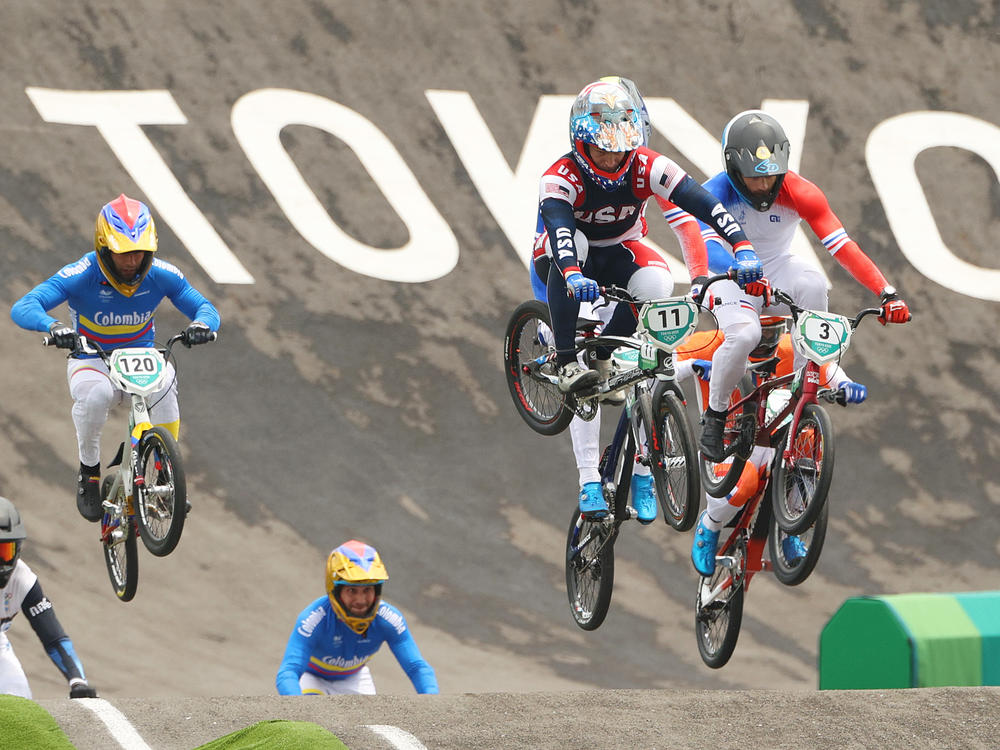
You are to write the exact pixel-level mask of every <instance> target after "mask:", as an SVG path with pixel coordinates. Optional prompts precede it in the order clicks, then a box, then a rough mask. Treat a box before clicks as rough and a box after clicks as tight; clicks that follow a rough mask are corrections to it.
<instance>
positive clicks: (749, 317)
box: [708, 255, 829, 411]
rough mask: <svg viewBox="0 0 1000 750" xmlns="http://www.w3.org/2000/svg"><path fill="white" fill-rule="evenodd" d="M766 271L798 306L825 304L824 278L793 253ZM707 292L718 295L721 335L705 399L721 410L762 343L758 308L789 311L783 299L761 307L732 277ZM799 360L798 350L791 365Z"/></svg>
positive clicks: (776, 312)
mask: <svg viewBox="0 0 1000 750" xmlns="http://www.w3.org/2000/svg"><path fill="white" fill-rule="evenodd" d="M764 275H765V277H766V278H767V280H768V281H770V282H771V286H772V287H773V288H776V289H781V290H782V291H785V292H787V293H788V294H789V295H790V296H791V297H792V299H793V300H795V303H796V304H798V305H799V306H800V307H805V308H808V309H810V310H826V309H827V306H828V304H829V303H828V300H827V290H826V279H824V278H823V274H821V273H820V272H819V271H818V270H816V268H815V267H814V266H813V265H812V264H810V263H809V262H808V261H805V260H803V259H802V258H799V257H798V256H797V255H788V256H787V257H785V258H783V259H782V260H781V261H780V262H779V263H776V264H772V265H769V266H767V267H765V269H764ZM709 293H710V294H711V295H712V296H713V297H715V298H716V302H715V307H713V309H712V312H714V313H715V317H716V320H718V322H719V330H721V331H722V333H723V334H724V335H725V340H724V341H723V342H722V344H721V345H720V346H719V348H718V349H717V350H716V351H715V355H714V356H713V357H712V379H711V381H710V383H709V390H708V405H709V406H711V407H712V408H713V409H715V410H716V411H725V410H726V409H727V408H728V406H729V396H730V394H732V392H733V389H734V388H735V387H736V384H737V383H739V382H740V378H741V377H743V373H744V372H746V367H747V358H748V357H749V356H750V352H752V351H753V350H754V348H755V347H756V346H757V344H759V343H760V316H761V314H764V315H788V314H789V312H790V311H789V309H788V307H787V306H786V305H771V306H770V307H766V308H765V307H764V300H763V299H761V298H760V297H751V296H750V295H748V294H745V293H744V292H743V290H742V289H740V288H739V286H737V284H736V283H735V282H733V281H719V282H716V283H715V284H712V286H711V287H709ZM803 364H805V360H804V359H803V358H802V356H801V355H800V354H799V353H798V352H796V353H795V362H794V366H795V367H796V368H799V367H801V366H802V365H803Z"/></svg>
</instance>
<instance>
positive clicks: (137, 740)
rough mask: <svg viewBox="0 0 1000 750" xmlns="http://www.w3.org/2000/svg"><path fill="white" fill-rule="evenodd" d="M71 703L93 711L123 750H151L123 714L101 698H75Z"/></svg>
mask: <svg viewBox="0 0 1000 750" xmlns="http://www.w3.org/2000/svg"><path fill="white" fill-rule="evenodd" d="M73 702H74V703H79V704H81V705H82V706H83V707H84V708H87V709H89V710H91V711H93V712H94V715H95V716H97V718H98V719H100V720H101V721H102V722H104V726H106V727H107V728H108V731H109V732H110V733H111V736H112V737H114V739H115V740H116V741H117V742H118V744H119V745H120V746H121V747H122V748H124V750H153V749H152V748H151V747H150V746H149V745H147V744H146V741H145V740H144V739H142V737H140V736H139V733H138V732H137V731H135V727H133V726H132V725H131V724H130V723H129V721H128V719H126V718H125V714H123V713H122V712H121V711H119V710H118V709H117V708H115V707H114V706H112V705H111V704H110V703H108V702H107V701H106V700H104V699H103V698H77V699H75V700H74V701H73Z"/></svg>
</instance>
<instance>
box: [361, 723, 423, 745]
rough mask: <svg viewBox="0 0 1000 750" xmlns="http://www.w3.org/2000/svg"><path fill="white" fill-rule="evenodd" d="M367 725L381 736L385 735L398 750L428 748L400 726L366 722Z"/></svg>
mask: <svg viewBox="0 0 1000 750" xmlns="http://www.w3.org/2000/svg"><path fill="white" fill-rule="evenodd" d="M365 727H366V728H367V729H370V730H372V731H373V732H374V733H375V734H377V735H379V736H380V737H384V738H385V739H386V740H387V741H388V742H389V744H390V745H392V746H393V747H395V748H397V750H427V748H426V747H424V745H423V743H421V742H420V740H418V739H417V738H416V737H414V736H413V735H412V734H410V733H409V732H404V731H403V730H402V729H400V728H399V727H394V726H391V725H389V724H366V725H365Z"/></svg>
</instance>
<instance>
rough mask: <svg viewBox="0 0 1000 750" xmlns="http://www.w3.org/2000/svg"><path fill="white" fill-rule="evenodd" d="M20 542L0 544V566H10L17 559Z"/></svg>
mask: <svg viewBox="0 0 1000 750" xmlns="http://www.w3.org/2000/svg"><path fill="white" fill-rule="evenodd" d="M19 546H20V542H0V565H11V564H12V563H13V562H14V560H16V559H17V550H18V547H19Z"/></svg>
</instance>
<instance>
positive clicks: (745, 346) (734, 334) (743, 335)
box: [719, 319, 760, 357]
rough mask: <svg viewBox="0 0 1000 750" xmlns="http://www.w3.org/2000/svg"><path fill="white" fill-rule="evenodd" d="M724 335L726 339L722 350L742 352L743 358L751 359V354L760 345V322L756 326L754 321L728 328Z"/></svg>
mask: <svg viewBox="0 0 1000 750" xmlns="http://www.w3.org/2000/svg"><path fill="white" fill-rule="evenodd" d="M723 333H724V334H725V337H726V339H725V341H723V342H722V344H721V345H720V346H719V348H720V349H721V348H722V347H726V349H727V351H734V352H740V353H741V354H742V356H743V357H749V356H750V352H752V351H753V350H754V348H755V347H756V346H757V344H758V343H760V320H759V319H758V320H757V322H756V325H755V324H754V322H753V321H747V322H745V323H737V324H735V325H732V326H728V327H727V328H726V329H725V330H724V331H723Z"/></svg>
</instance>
